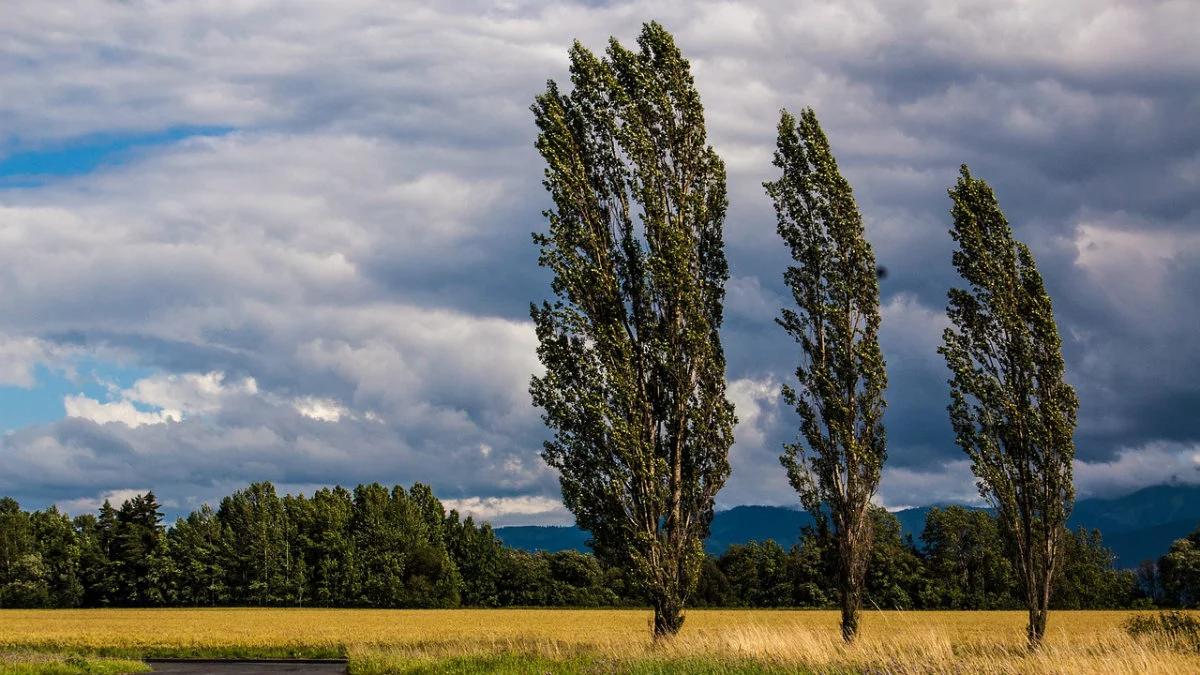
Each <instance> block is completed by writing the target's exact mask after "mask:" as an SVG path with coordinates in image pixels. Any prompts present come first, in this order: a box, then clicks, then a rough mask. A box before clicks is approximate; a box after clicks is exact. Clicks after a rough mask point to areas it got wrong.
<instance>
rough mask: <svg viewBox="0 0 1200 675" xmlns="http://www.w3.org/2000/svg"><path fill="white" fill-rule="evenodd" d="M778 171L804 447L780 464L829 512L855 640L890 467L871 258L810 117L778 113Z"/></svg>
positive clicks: (849, 635)
mask: <svg viewBox="0 0 1200 675" xmlns="http://www.w3.org/2000/svg"><path fill="white" fill-rule="evenodd" d="M774 163H775V166H776V167H778V168H779V169H781V170H782V175H781V176H780V178H779V179H778V180H776V181H773V182H768V183H765V184H764V187H766V190H767V194H769V195H770V196H771V199H772V200H773V201H774V203H775V213H776V216H777V219H778V230H779V234H780V236H781V237H783V240H784V241H785V242H786V243H787V245H788V248H789V249H790V250H791V254H792V259H793V261H794V262H795V264H794V265H792V266H790V267H788V269H787V272H786V273H785V274H784V280H785V281H786V282H787V284H788V286H789V287H790V288H791V291H792V298H793V300H794V301H795V303H796V309H795V310H792V309H784V310H783V316H782V317H781V318H780V319H778V322H779V324H780V325H781V326H783V328H784V329H786V330H787V332H788V333H789V334H790V335H791V336H792V337H793V338H794V339H795V340H796V342H798V343H799V344H800V348H801V362H800V365H799V366H797V368H796V379H797V380H798V381H799V385H800V386H799V388H796V389H793V388H792V387H790V386H786V385H785V386H784V388H783V397H784V400H786V401H787V402H788V404H789V405H791V406H793V407H794V408H795V409H796V412H797V413H799V415H800V420H801V423H800V435H801V436H802V441H801V442H797V443H793V444H790V445H788V446H786V452H785V453H784V455H783V457H782V458H781V460H782V462H783V465H784V467H785V468H786V469H787V474H788V480H789V481H790V482H791V484H792V486H793V487H794V488H795V489H796V491H797V492H798V493H799V495H800V500H801V502H802V503H803V504H804V507H805V508H806V509H808V510H809V511H810V512H812V513H813V514H814V516H815V517H820V515H819V514H820V513H821V512H822V511H826V510H827V511H828V515H829V518H830V521H831V522H832V525H833V530H832V531H833V535H834V540H835V541H836V542H837V561H838V568H837V572H838V575H837V577H838V597H839V602H840V606H841V611H842V636H843V637H844V638H845V639H846V640H847V641H850V640H853V639H854V637H855V635H856V634H857V632H858V616H859V611H860V609H861V607H862V596H863V584H864V582H865V578H866V574H867V568H868V564H869V561H870V553H871V539H872V524H873V521H872V517H871V498H872V497H873V496H874V495H875V491H876V490H877V489H878V487H879V477H880V474H881V472H882V469H883V462H884V459H885V458H886V456H887V444H886V438H885V436H884V429H883V411H884V407H885V405H886V404H885V402H884V399H883V392H884V389H885V388H886V387H887V373H886V372H885V367H884V361H883V354H882V352H881V351H880V349H879V281H878V277H877V272H876V269H877V268H876V266H875V254H874V253H873V252H872V250H871V245H870V244H869V243H868V242H867V240H866V237H865V234H864V230H863V222H862V216H861V215H860V214H859V211H858V205H857V204H856V203H855V200H854V194H853V192H852V190H851V188H850V184H849V183H848V182H847V181H846V179H845V178H843V177H842V175H841V173H840V172H839V171H838V166H837V162H836V161H835V160H834V157H833V152H832V151H831V150H830V147H829V141H828V139H827V138H826V137H825V133H824V132H823V131H822V130H821V125H820V124H819V123H818V122H817V116H816V114H815V113H814V112H813V111H812V109H806V110H804V111H803V112H802V113H801V115H800V119H799V120H797V119H796V118H794V117H793V116H792V115H791V114H789V113H788V112H787V111H784V112H783V114H782V117H781V119H780V121H779V136H778V140H777V145H776V151H775V161H774Z"/></svg>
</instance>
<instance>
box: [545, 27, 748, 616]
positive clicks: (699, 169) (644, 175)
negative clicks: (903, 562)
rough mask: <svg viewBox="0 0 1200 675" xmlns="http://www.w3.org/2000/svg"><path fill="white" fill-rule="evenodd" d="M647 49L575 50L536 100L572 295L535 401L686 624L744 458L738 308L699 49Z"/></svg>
mask: <svg viewBox="0 0 1200 675" xmlns="http://www.w3.org/2000/svg"><path fill="white" fill-rule="evenodd" d="M638 47H639V48H638V50H636V51H633V50H629V49H626V48H625V47H623V46H622V45H621V44H620V43H618V42H617V41H616V40H615V39H613V40H611V41H610V42H609V46H608V50H607V52H606V53H605V56H604V57H603V58H600V57H597V56H596V55H595V54H593V53H592V52H590V51H588V50H587V49H586V48H585V47H583V46H582V45H581V44H579V43H576V44H575V45H574V47H572V49H571V51H570V60H571V82H572V85H573V90H572V91H571V93H569V94H564V93H562V92H561V91H560V90H559V88H558V85H557V84H555V83H554V82H549V83H548V84H547V88H546V91H545V93H543V94H541V95H540V96H538V97H537V99H536V101H535V103H534V105H533V107H532V109H533V113H534V116H535V119H536V122H537V126H538V130H539V133H538V138H537V149H538V151H539V152H540V153H541V155H542V157H543V158H544V159H545V160H546V165H547V168H546V172H545V186H546V188H547V190H548V191H549V192H550V196H551V198H552V200H553V204H554V206H553V208H552V209H550V210H548V211H547V212H546V217H547V219H548V221H549V230H548V231H547V232H545V233H541V234H535V235H534V241H535V242H536V243H537V244H538V245H539V247H540V249H541V255H540V257H539V264H540V265H541V266H543V267H545V268H547V269H549V270H550V271H551V272H552V273H553V282H552V284H551V288H552V290H553V292H554V294H555V296H556V300H555V302H554V303H553V304H551V303H549V302H546V303H543V304H542V305H541V306H536V305H535V306H533V307H531V314H532V317H533V321H534V324H535V328H536V331H537V337H538V342H539V346H538V357H539V358H540V360H541V362H542V364H543V365H544V366H545V374H544V375H542V376H540V377H534V378H533V381H532V385H531V387H530V391H531V394H532V396H533V401H534V403H535V404H536V405H538V406H539V407H541V408H542V409H543V410H544V415H543V419H544V420H545V422H546V424H547V425H548V426H549V427H550V428H551V429H552V430H553V431H554V438H553V440H551V441H548V442H547V443H546V444H545V452H544V454H543V456H544V457H545V459H546V461H547V463H549V464H550V465H551V466H552V467H554V468H555V469H557V470H558V472H559V475H560V482H561V485H562V491H563V501H564V503H565V504H566V506H567V508H568V509H570V510H571V512H572V513H574V514H575V517H576V521H577V522H578V524H579V526H580V527H582V528H583V529H585V530H588V531H589V532H591V534H592V537H593V541H594V542H595V549H596V550H597V551H598V552H599V553H600V554H601V555H602V556H603V557H604V558H605V559H606V560H609V561H611V562H613V563H615V564H617V565H620V566H621V567H623V568H624V569H626V570H628V571H629V572H630V573H631V575H632V576H633V578H635V579H637V580H638V581H639V583H640V584H641V585H642V587H643V588H644V590H645V592H646V593H647V594H648V596H649V597H650V598H651V601H652V603H653V604H654V606H655V615H656V620H655V632H656V634H664V633H674V632H676V631H677V630H678V629H679V626H680V625H681V623H682V620H683V619H682V615H681V613H680V610H681V609H682V607H683V604H684V602H685V601H686V600H687V598H688V596H689V595H690V593H691V592H692V590H693V588H694V587H695V584H696V579H697V577H698V574H699V570H700V565H701V562H702V561H703V557H704V554H703V549H702V546H701V542H702V541H703V539H704V537H705V535H706V534H707V531H708V526H709V523H710V521H711V520H712V509H713V498H714V496H715V495H716V493H717V491H718V490H719V489H720V488H721V486H722V485H723V484H724V482H725V479H726V477H727V476H728V474H729V463H728V452H729V447H730V445H731V444H732V443H733V425H734V416H733V406H732V405H731V404H730V403H729V401H728V400H727V399H726V397H725V356H724V352H723V350H722V347H721V341H720V336H719V333H718V331H719V328H720V326H721V322H722V303H723V300H724V283H725V281H726V279H727V278H728V275H729V271H728V266H727V264H726V261H725V254H724V250H723V247H724V242H723V234H722V227H723V223H724V219H725V209H726V196H725V167H724V165H723V163H722V162H721V160H720V158H719V157H718V156H717V154H716V152H715V151H714V150H713V149H712V148H711V147H709V146H708V145H707V144H706V143H707V141H706V134H705V128H704V111H703V107H702V106H701V104H700V97H699V95H698V94H697V92H696V89H695V86H694V84H693V80H692V75H691V72H690V66H689V64H688V61H687V60H686V59H685V58H684V57H683V55H682V54H681V53H680V51H679V49H678V48H677V47H676V46H675V42H674V40H673V38H672V37H671V35H670V34H669V33H668V32H667V31H666V30H665V29H664V28H663V27H662V26H660V25H658V24H656V23H650V24H646V25H645V26H644V27H643V29H642V32H641V35H640V36H639V38H638Z"/></svg>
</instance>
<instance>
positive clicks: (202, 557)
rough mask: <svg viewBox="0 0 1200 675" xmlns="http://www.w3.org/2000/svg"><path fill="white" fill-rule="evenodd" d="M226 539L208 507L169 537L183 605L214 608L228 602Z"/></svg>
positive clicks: (184, 521) (193, 514)
mask: <svg viewBox="0 0 1200 675" xmlns="http://www.w3.org/2000/svg"><path fill="white" fill-rule="evenodd" d="M223 536H224V531H223V530H222V527H221V521H220V520H218V518H217V514H216V512H215V511H213V509H212V507H211V506H209V505H208V504H204V505H203V506H201V507H200V509H199V510H197V511H192V512H191V513H189V514H188V515H187V517H186V518H180V519H179V520H177V521H176V522H175V526H174V527H172V528H171V531H170V532H168V533H167V538H168V539H169V540H170V551H171V557H172V559H173V561H174V569H175V571H176V573H177V578H176V581H175V585H176V587H177V589H178V593H179V602H180V604H184V605H193V606H198V607H206V606H207V607H212V606H217V605H221V604H225V603H228V602H229V592H228V588H227V587H226V585H225V576H226V572H225V568H224V566H223V564H222V562H223V556H224V553H225V547H224V542H223V541H222V537H223Z"/></svg>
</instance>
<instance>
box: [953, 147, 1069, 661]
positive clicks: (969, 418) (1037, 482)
mask: <svg viewBox="0 0 1200 675" xmlns="http://www.w3.org/2000/svg"><path fill="white" fill-rule="evenodd" d="M950 198H951V199H952V200H953V202H954V207H953V209H952V210H951V214H952V215H953V217H954V226H953V228H952V229H951V230H950V235H951V236H952V237H953V238H954V241H955V242H956V243H957V244H958V250H956V251H955V252H954V258H953V262H954V267H955V268H956V269H957V270H958V272H959V274H960V275H962V278H963V280H964V281H966V282H967V288H956V289H953V290H951V291H950V294H949V298H950V302H949V307H948V309H947V311H948V313H949V316H950V322H951V327H949V328H947V329H946V330H945V332H944V334H943V345H942V347H941V348H940V349H939V351H940V352H941V353H942V354H943V355H944V356H945V358H946V364H947V365H948V366H949V367H950V371H951V374H952V377H951V379H950V396H951V403H950V406H949V411H950V421H951V423H952V424H953V426H954V433H955V436H956V439H957V442H958V444H959V446H960V447H962V449H963V450H964V451H965V452H966V453H967V455H968V456H969V457H970V458H971V468H972V470H973V471H974V472H975V476H976V478H977V479H978V485H979V492H980V494H981V495H982V496H983V497H984V498H985V499H986V500H987V501H988V502H990V503H991V504H992V506H993V507H994V508H995V509H996V512H997V514H998V516H999V518H1000V521H1001V523H1002V525H1003V526H1004V531H1005V532H1007V533H1008V534H1009V535H1010V536H1011V537H1012V539H1013V544H1014V546H1013V550H1014V551H1015V553H1016V568H1017V573H1018V576H1019V577H1020V579H1021V582H1022V586H1023V588H1022V595H1023V599H1024V601H1025V605H1026V608H1027V609H1028V611H1029V627H1028V637H1029V643H1030V645H1031V646H1037V645H1039V644H1040V643H1041V641H1042V637H1043V636H1044V635H1045V632H1046V619H1047V616H1048V614H1049V609H1050V598H1051V594H1052V591H1053V588H1054V578H1055V575H1056V574H1057V573H1058V572H1059V569H1060V563H1061V561H1062V554H1063V551H1062V549H1063V537H1064V536H1065V535H1066V521H1067V516H1068V515H1070V512H1071V506H1072V504H1073V503H1074V498H1075V490H1074V486H1073V485H1072V482H1071V462H1072V460H1074V458H1075V442H1074V440H1073V438H1072V437H1073V435H1074V432H1075V411H1076V408H1078V405H1079V403H1078V399H1077V398H1076V396H1075V390H1074V389H1073V388H1072V387H1071V385H1069V384H1067V383H1066V381H1065V380H1064V370H1065V366H1064V363H1063V357H1062V342H1061V340H1060V339H1059V336H1058V327H1057V326H1056V325H1055V323H1054V310H1053V307H1052V306H1051V302H1050V296H1049V294H1047V293H1046V288H1045V285H1044V284H1043V283H1042V276H1041V274H1040V273H1039V272H1038V269H1037V264H1036V263H1035V261H1034V258H1033V253H1031V252H1030V250H1029V247H1028V246H1026V245H1025V244H1023V243H1021V242H1019V241H1017V240H1016V239H1015V238H1014V236H1013V231H1012V228H1010V227H1009V225H1008V221H1007V220H1006V219H1005V218H1004V214H1003V213H1002V212H1001V211H1000V205H999V203H998V201H997V200H996V195H995V194H994V193H993V192H992V189H991V187H989V186H988V184H987V183H986V182H984V181H983V180H980V179H977V178H974V177H973V176H971V173H970V171H969V170H968V169H967V167H966V166H965V165H964V166H963V167H962V170H961V175H960V176H959V179H958V183H957V184H956V185H955V186H954V188H952V189H951V190H950Z"/></svg>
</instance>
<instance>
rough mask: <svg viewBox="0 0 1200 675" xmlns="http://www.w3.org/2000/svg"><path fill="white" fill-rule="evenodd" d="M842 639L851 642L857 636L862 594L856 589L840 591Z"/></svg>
mask: <svg viewBox="0 0 1200 675" xmlns="http://www.w3.org/2000/svg"><path fill="white" fill-rule="evenodd" d="M841 601H842V639H843V640H845V641H846V642H853V641H854V638H855V636H857V635H858V614H859V610H860V609H861V608H862V593H861V592H859V590H858V589H843V590H842V597H841Z"/></svg>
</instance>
